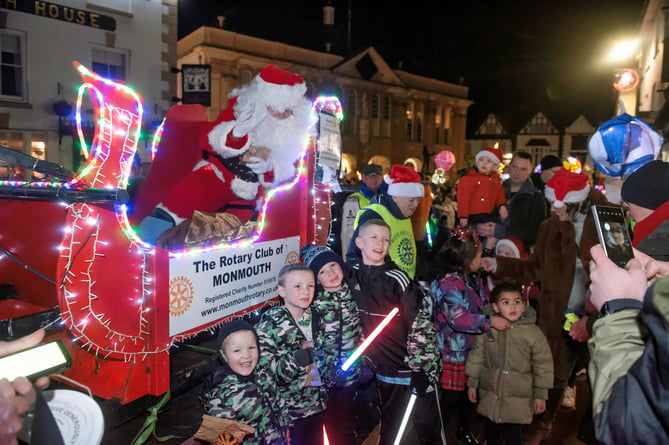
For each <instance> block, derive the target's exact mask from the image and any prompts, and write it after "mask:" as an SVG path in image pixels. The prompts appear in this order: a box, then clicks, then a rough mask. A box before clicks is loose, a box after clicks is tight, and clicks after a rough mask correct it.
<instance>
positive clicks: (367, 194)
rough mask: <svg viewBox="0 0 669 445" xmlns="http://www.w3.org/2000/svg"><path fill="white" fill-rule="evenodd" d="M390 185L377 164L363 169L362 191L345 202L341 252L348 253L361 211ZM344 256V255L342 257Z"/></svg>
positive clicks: (349, 196)
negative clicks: (356, 218)
mask: <svg viewBox="0 0 669 445" xmlns="http://www.w3.org/2000/svg"><path fill="white" fill-rule="evenodd" d="M387 189H388V184H386V183H385V182H383V168H382V167H381V166H380V165H377V164H367V165H365V166H364V167H363V168H362V182H361V183H360V191H358V192H353V193H351V194H350V195H348V197H347V198H346V201H344V206H343V208H342V212H341V213H342V216H341V218H342V221H341V231H340V235H339V239H340V240H341V252H342V254H345V253H346V250H347V249H348V245H349V243H350V242H351V236H352V235H353V231H354V230H355V228H354V227H353V223H354V222H355V217H356V216H357V214H358V212H359V211H360V209H362V208H365V207H367V206H368V205H370V204H371V203H372V202H373V201H375V200H376V198H377V196H378V195H379V193H385V192H386V190H387ZM342 256H344V255H342Z"/></svg>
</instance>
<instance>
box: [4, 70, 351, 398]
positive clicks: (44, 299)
mask: <svg viewBox="0 0 669 445" xmlns="http://www.w3.org/2000/svg"><path fill="white" fill-rule="evenodd" d="M74 66H75V69H76V70H77V71H78V73H79V75H80V77H81V79H82V81H83V85H82V87H81V88H80V90H79V101H78V102H79V104H78V109H77V117H78V124H79V121H80V119H79V116H80V103H81V99H82V95H83V94H84V93H86V92H89V93H91V94H90V97H91V100H92V101H93V103H94V110H95V122H96V128H95V133H94V137H93V141H92V143H91V151H90V153H88V154H87V162H86V165H85V166H84V167H83V168H82V169H81V170H80V172H79V173H78V174H77V175H75V176H74V177H73V178H71V179H69V180H68V181H66V182H61V183H54V182H50V183H48V182H15V181H12V182H10V181H5V182H3V183H2V184H1V185H0V208H1V209H2V210H1V211H0V283H11V284H13V285H14V287H15V288H16V290H17V293H18V298H13V299H8V300H3V301H0V323H4V326H5V327H6V326H9V330H10V331H11V330H12V329H11V326H15V327H18V326H20V325H21V323H19V322H20V321H24V320H26V319H29V318H30V317H33V319H37V320H38V323H39V324H38V325H37V326H35V327H39V326H40V325H43V324H46V319H47V318H48V317H45V316H43V317H42V319H40V318H39V317H40V314H45V313H50V314H53V313H55V314H56V315H58V316H59V317H60V319H61V320H62V322H60V323H59V324H60V327H59V328H58V329H50V330H49V331H48V332H47V336H48V337H50V338H60V339H62V340H63V341H64V342H65V343H66V344H67V345H68V349H69V350H70V353H71V355H72V357H73V365H72V367H71V368H70V369H69V370H68V371H67V372H65V373H64V375H65V377H67V378H68V379H71V380H74V381H76V382H77V383H79V384H80V385H82V386H84V387H88V388H90V390H91V391H92V392H93V394H95V395H96V396H98V397H100V398H102V399H115V400H118V401H119V402H120V403H121V404H127V403H129V402H132V401H134V400H137V399H139V398H141V397H143V396H146V395H153V396H158V395H161V394H164V393H166V392H167V391H168V390H170V374H171V373H170V360H169V352H170V349H171V348H172V347H174V346H175V345H178V343H179V342H181V341H183V340H184V339H186V338H189V337H191V336H194V335H196V334H198V333H200V332H203V331H206V330H209V329H212V328H214V327H216V326H217V325H219V324H221V323H223V322H225V321H226V320H228V319H230V318H235V317H239V316H241V315H243V314H246V313H248V312H251V311H255V310H257V309H259V308H261V307H263V306H266V305H269V304H273V303H274V302H275V301H276V300H277V294H276V282H275V281H274V280H272V277H276V275H277V273H278V270H279V268H280V267H281V266H282V265H283V264H287V263H291V262H297V261H299V258H298V251H299V246H301V245H302V244H303V243H306V242H315V243H317V244H325V243H326V238H327V236H328V229H329V223H330V198H331V191H330V187H329V185H327V184H325V183H324V182H323V181H318V180H315V177H316V176H318V177H319V178H320V177H321V176H322V174H323V169H322V166H321V164H322V163H327V162H329V163H330V165H333V163H337V162H338V156H340V155H341V151H340V147H339V141H340V138H339V127H338V124H339V120H340V119H341V114H340V113H341V110H340V106H339V102H338V101H337V100H336V99H335V98H322V99H319V100H317V101H316V102H315V103H314V116H315V119H317V122H318V124H319V125H318V135H319V136H318V137H310V138H305V141H306V142H305V149H304V153H303V155H302V158H301V159H300V161H299V162H298V164H297V169H296V172H297V173H296V176H295V177H294V178H293V180H291V181H287V182H286V183H284V184H281V185H280V186H279V187H276V188H274V189H272V190H271V191H269V192H267V194H266V196H265V197H264V200H263V202H262V205H261V208H260V211H259V215H258V218H257V222H256V227H255V231H254V232H253V233H252V234H251V235H250V236H247V237H245V238H243V239H240V240H237V241H234V242H228V243H221V244H216V245H208V246H199V247H193V248H190V249H183V250H179V251H167V250H164V249H161V248H159V247H155V246H152V245H149V244H146V243H144V242H143V241H142V240H141V239H140V238H139V237H138V236H137V235H136V233H135V231H134V228H133V225H132V224H131V220H132V221H138V220H140V219H141V218H142V217H143V216H146V214H148V212H150V209H152V208H153V206H155V204H156V203H157V202H160V192H161V190H162V189H164V187H167V186H169V183H170V181H176V180H177V179H178V178H179V177H180V175H183V174H185V173H186V172H188V171H190V170H191V169H192V166H193V165H194V164H195V162H197V158H198V156H199V153H190V152H187V151H185V153H180V152H179V151H178V150H171V149H170V148H169V147H170V146H171V147H176V146H178V145H179V141H180V140H184V141H185V140H188V139H190V138H193V137H198V136H197V135H196V134H195V133H196V132H197V129H198V124H202V125H204V124H205V123H206V121H207V119H206V112H205V109H204V108H203V107H201V106H192V105H187V106H183V105H182V106H177V107H174V108H172V109H171V110H170V111H169V112H168V115H167V118H166V121H165V122H164V131H163V128H161V132H162V139H161V141H162V142H161V143H160V144H159V146H158V150H159V152H158V155H157V156H156V158H155V160H154V162H153V165H152V167H151V168H152V169H158V170H159V171H160V174H159V175H153V177H154V178H155V177H162V178H163V181H162V182H163V184H162V185H161V184H152V183H150V182H149V181H147V183H145V184H143V186H142V188H141V189H140V191H139V194H138V196H137V198H136V200H135V201H134V203H132V204H133V205H134V206H133V207H132V208H131V206H130V204H128V203H126V202H125V201H127V192H126V187H127V184H128V179H129V177H130V171H131V166H132V159H133V156H134V155H135V151H136V148H137V142H138V139H139V136H140V130H141V128H142V99H141V97H140V96H139V95H138V94H136V93H134V92H133V91H132V90H131V89H130V88H128V87H126V86H124V85H120V84H117V83H114V82H111V81H109V80H106V79H103V78H101V77H100V76H98V75H97V74H95V73H93V72H91V71H89V70H88V69H86V68H85V67H83V66H82V65H80V64H78V63H76V62H75V63H74ZM78 129H79V135H80V139H81V141H82V144H83V143H84V140H85V138H84V136H83V134H82V130H81V125H78ZM191 140H192V139H191ZM164 147H167V148H166V149H165V150H163V148H164ZM84 148H86V147H84ZM317 157H318V158H319V160H318V161H317V160H316V158H317ZM325 170H326V172H327V171H328V169H325ZM335 170H336V167H335ZM326 176H327V173H326ZM326 182H327V181H326ZM161 187H162V188H161ZM129 213H130V215H129ZM33 321H34V320H33Z"/></svg>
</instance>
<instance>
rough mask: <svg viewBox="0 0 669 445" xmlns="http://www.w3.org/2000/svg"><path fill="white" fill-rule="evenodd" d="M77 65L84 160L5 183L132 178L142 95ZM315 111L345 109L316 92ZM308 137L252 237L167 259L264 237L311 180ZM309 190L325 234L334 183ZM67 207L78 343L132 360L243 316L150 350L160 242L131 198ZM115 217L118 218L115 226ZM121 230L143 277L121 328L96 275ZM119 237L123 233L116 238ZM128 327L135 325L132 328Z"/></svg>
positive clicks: (72, 315) (64, 252) (66, 246)
mask: <svg viewBox="0 0 669 445" xmlns="http://www.w3.org/2000/svg"><path fill="white" fill-rule="evenodd" d="M74 66H75V69H76V70H77V71H78V73H79V75H80V76H81V77H82V79H83V80H84V83H83V84H82V86H81V87H80V88H79V91H78V95H77V108H76V121H77V133H78V135H79V138H80V143H81V147H82V150H83V152H84V154H85V157H86V159H87V163H86V165H85V166H84V168H83V169H82V170H81V172H80V173H79V174H77V175H76V176H75V177H74V178H73V179H72V180H70V181H63V182H48V181H35V182H31V181H2V182H0V184H1V185H8V186H14V187H16V186H31V187H52V188H64V189H76V188H82V187H84V188H88V187H90V188H102V189H125V188H126V186H127V184H128V180H129V178H130V171H131V167H132V159H133V156H134V155H135V152H136V149H137V143H138V140H139V137H140V128H141V121H142V111H143V109H142V99H141V97H140V96H139V95H138V94H137V93H135V92H134V91H133V90H132V89H130V88H129V87H127V86H125V85H121V84H117V83H115V82H112V81H110V80H107V79H104V78H102V77H100V76H98V75H97V74H95V73H93V72H91V71H89V70H88V69H86V68H85V67H84V66H83V65H81V64H79V63H77V62H74ZM86 92H88V93H90V95H91V97H92V100H93V104H94V112H95V122H96V133H95V136H94V138H93V142H92V143H91V147H90V148H89V147H88V146H87V144H86V141H85V138H84V134H83V130H82V116H81V109H82V101H83V97H84V94H85V93H86ZM312 110H313V111H314V112H313V113H312V125H314V124H315V123H316V122H317V121H318V115H317V112H319V111H325V112H327V113H331V114H333V115H334V116H336V118H337V120H338V121H341V119H342V118H343V112H342V107H341V104H340V102H339V100H338V99H337V98H336V97H319V98H317V99H316V100H315V101H314V103H313V107H312ZM164 124H165V121H164V120H163V121H162V123H161V124H160V126H159V127H158V129H157V130H156V132H155V134H154V136H153V140H152V145H151V158H152V160H153V159H154V158H155V156H156V153H157V150H158V147H159V145H160V140H161V137H162V134H163V129H164ZM310 133H311V132H310ZM310 143H311V136H310V135H309V134H307V135H306V136H305V139H304V141H303V147H304V149H303V151H302V154H301V156H300V158H299V161H298V162H297V167H296V175H295V177H294V178H293V180H292V181H288V182H286V183H284V184H282V185H279V186H278V187H275V188H272V189H268V190H267V191H266V194H265V196H264V198H263V200H262V203H261V205H260V209H259V215H258V219H257V223H256V226H255V230H254V232H253V233H252V234H251V235H250V236H248V237H246V238H243V239H240V240H235V241H232V242H222V243H217V244H213V245H208V246H195V247H190V248H186V249H181V250H174V251H170V252H169V258H179V257H183V256H198V255H201V254H203V253H206V252H211V251H217V250H228V249H234V248H245V247H249V246H251V245H253V244H254V243H255V242H256V241H258V240H259V239H260V238H261V235H262V233H263V231H264V229H265V228H266V227H267V225H268V224H269V221H268V220H267V212H268V210H269V208H270V205H271V202H272V200H273V198H275V197H276V196H277V194H280V193H282V192H284V191H286V190H290V189H292V188H293V187H294V186H296V185H298V184H300V185H302V186H305V185H306V183H307V182H308V181H307V165H306V163H307V152H308V149H309V146H310ZM310 192H311V195H312V197H313V211H314V214H313V219H314V224H315V225H314V233H321V232H322V230H323V227H324V226H325V225H326V223H325V221H326V220H329V219H330V214H329V213H330V207H329V194H330V192H331V188H330V186H329V185H324V187H323V188H321V189H320V190H318V191H317V190H316V189H315V187H314V188H312V189H311V191H310ZM321 192H324V193H325V194H326V196H328V199H327V200H323V199H321V198H320V196H322V195H321V194H320V193H321ZM326 201H327V202H326ZM64 205H65V206H66V208H67V213H68V215H67V218H66V225H65V228H64V232H65V234H64V236H63V241H62V243H61V245H60V247H59V250H60V252H59V257H60V259H59V264H60V263H61V262H62V267H59V268H58V273H59V280H58V285H59V294H60V300H61V312H62V313H61V317H62V320H63V323H64V324H65V325H66V327H67V328H68V329H69V330H70V331H71V332H72V334H73V337H74V339H73V341H74V342H78V343H79V344H80V345H81V347H82V348H84V349H87V350H89V351H92V352H94V353H95V354H96V355H98V354H99V355H101V356H103V357H105V358H107V357H110V356H113V357H114V358H121V359H123V360H124V361H126V362H133V363H134V362H135V361H136V360H137V359H138V358H140V360H144V359H145V358H146V357H147V356H148V355H149V354H157V353H163V352H165V351H166V350H169V349H170V348H171V347H173V346H175V345H176V344H177V343H178V342H181V341H183V340H185V339H187V338H189V337H192V336H194V335H196V334H198V333H199V332H202V331H203V330H205V329H212V330H213V329H214V328H216V327H217V326H218V325H220V324H222V323H225V322H227V321H228V320H229V319H231V318H235V317H236V316H238V315H235V314H233V315H231V316H230V317H226V318H224V319H221V320H218V321H217V322H216V323H215V324H214V325H210V326H207V327H204V328H202V329H197V328H196V329H194V330H193V331H191V332H187V333H184V334H179V335H176V336H173V337H171V338H169V340H168V341H167V342H166V343H165V344H162V345H157V346H154V347H152V348H150V347H149V346H148V344H149V341H148V337H149V336H150V335H151V332H150V331H151V328H150V322H149V319H148V318H147V316H146V314H147V312H149V311H150V310H151V308H152V307H153V305H154V304H152V301H151V298H153V297H155V296H156V295H155V280H154V276H153V273H154V272H155V270H154V263H155V254H156V250H155V248H154V247H153V246H152V245H150V244H148V243H145V242H144V241H143V240H142V239H141V238H140V237H139V236H138V235H137V233H136V231H135V230H134V228H133V227H132V225H131V224H130V221H129V219H128V208H127V206H126V205H125V204H118V205H115V206H114V209H113V211H109V210H107V209H104V208H101V207H98V206H96V205H90V204H86V203H76V204H70V205H67V204H64ZM317 215H318V216H317ZM112 221H113V222H114V223H115V224H110V222H112ZM330 223H331V221H330ZM119 228H120V231H121V233H122V234H123V237H122V238H125V240H127V241H125V242H126V243H127V244H128V248H129V250H128V251H129V252H131V253H132V252H134V256H133V257H131V258H128V261H129V263H130V265H131V266H132V267H134V268H135V269H136V273H137V276H136V277H134V279H135V281H136V282H137V283H139V286H138V289H136V295H135V296H134V297H125V298H130V300H131V301H133V302H134V304H135V309H133V311H132V313H129V314H128V315H131V317H132V320H136V322H131V323H129V324H128V323H127V320H125V321H126V324H125V325H124V326H126V329H125V330H124V329H121V328H119V324H118V323H115V320H114V319H113V316H112V315H110V314H106V313H105V311H104V310H100V309H94V308H99V306H100V305H99V302H100V301H101V300H102V299H104V298H106V297H101V296H100V291H101V289H100V288H99V287H97V286H96V285H97V283H98V282H99V279H96V276H97V274H105V273H110V270H109V266H108V265H106V263H105V262H104V261H101V259H103V258H105V253H106V252H107V249H111V246H110V244H112V243H117V246H116V247H118V244H119V243H122V242H123V240H122V239H121V237H119V236H118V235H117V234H118V229H119ZM328 232H329V230H328ZM115 235H117V236H116V238H115V237H114V236H115ZM105 266H106V269H105ZM98 278H100V277H99V276H98ZM121 292H123V291H122V290H121ZM165 297H168V296H165ZM153 303H155V302H153ZM272 304H275V301H274V299H271V300H268V301H266V302H264V303H261V304H259V305H258V306H256V307H255V309H254V311H255V313H256V314H257V313H258V312H259V310H260V309H262V307H265V306H267V305H272ZM128 325H131V326H133V328H132V329H128V328H127V326H128Z"/></svg>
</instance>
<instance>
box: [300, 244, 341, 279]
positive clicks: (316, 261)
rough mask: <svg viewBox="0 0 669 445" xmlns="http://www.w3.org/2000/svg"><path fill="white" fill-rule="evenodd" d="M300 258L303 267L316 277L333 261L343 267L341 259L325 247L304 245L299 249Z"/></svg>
mask: <svg viewBox="0 0 669 445" xmlns="http://www.w3.org/2000/svg"><path fill="white" fill-rule="evenodd" d="M300 258H302V262H303V263H304V265H305V266H307V267H308V268H309V269H311V270H312V271H313V272H314V275H318V272H320V271H321V269H322V268H323V266H325V265H326V264H328V263H330V262H333V261H334V262H335V263H337V264H339V266H342V267H343V265H342V261H341V257H340V256H339V255H337V254H336V253H335V252H334V251H333V250H332V249H330V248H329V247H326V246H317V245H315V244H311V243H308V244H305V245H303V246H302V247H300Z"/></svg>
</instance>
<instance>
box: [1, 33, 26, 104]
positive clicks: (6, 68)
mask: <svg viewBox="0 0 669 445" xmlns="http://www.w3.org/2000/svg"><path fill="white" fill-rule="evenodd" d="M0 56H1V57H0V98H1V99H3V100H12V101H26V100H27V99H28V98H27V95H26V91H25V84H26V79H25V75H26V74H25V73H26V67H25V60H26V58H25V35H24V34H22V33H17V32H12V31H8V30H4V29H3V30H0Z"/></svg>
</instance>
